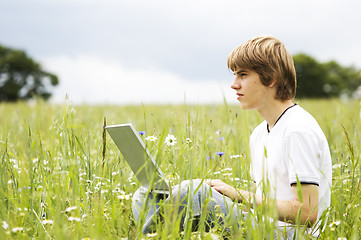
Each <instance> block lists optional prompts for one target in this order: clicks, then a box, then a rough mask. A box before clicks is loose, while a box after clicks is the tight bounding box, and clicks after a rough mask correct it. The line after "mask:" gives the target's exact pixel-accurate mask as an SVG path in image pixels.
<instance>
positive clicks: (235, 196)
mask: <svg viewBox="0 0 361 240" xmlns="http://www.w3.org/2000/svg"><path fill="white" fill-rule="evenodd" d="M207 183H208V184H209V185H210V186H211V187H212V188H214V189H215V190H217V191H218V192H220V193H222V194H224V195H225V196H227V197H229V198H230V199H232V200H233V201H235V200H237V201H239V202H242V201H243V200H244V199H248V200H251V199H253V198H254V199H255V203H256V204H257V205H261V204H264V203H265V202H267V200H265V199H263V198H262V196H260V195H258V194H256V195H255V194H254V193H253V192H249V191H245V190H239V191H237V190H236V189H235V188H234V187H232V186H230V185H228V184H226V183H224V182H222V181H221V180H211V181H207ZM292 189H293V193H294V195H295V199H294V200H287V201H286V200H277V201H276V207H277V212H278V218H279V220H281V221H285V222H291V223H297V222H298V220H297V219H298V218H299V223H300V224H307V225H312V224H314V223H315V221H316V219H317V213H318V186H316V185H313V184H301V186H300V190H301V191H300V192H301V193H300V196H302V201H301V199H300V196H299V194H298V191H297V185H293V186H292Z"/></svg>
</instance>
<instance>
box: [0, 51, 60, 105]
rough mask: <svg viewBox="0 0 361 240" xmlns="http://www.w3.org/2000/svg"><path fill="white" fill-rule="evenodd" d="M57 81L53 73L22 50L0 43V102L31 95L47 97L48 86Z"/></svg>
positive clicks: (53, 84) (28, 97) (12, 100)
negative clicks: (44, 68) (45, 69)
mask: <svg viewBox="0 0 361 240" xmlns="http://www.w3.org/2000/svg"><path fill="white" fill-rule="evenodd" d="M58 83H59V80H58V77H57V76H56V75H55V74H52V73H50V72H47V71H44V70H43V68H42V66H41V65H40V64H39V63H38V62H36V61H35V60H33V59H32V58H31V57H29V56H28V55H27V54H26V53H25V52H24V51H22V50H17V49H12V48H8V47H4V46H2V45H0V102H4V101H6V102H14V101H18V100H28V99H30V98H33V97H40V98H43V99H45V100H47V99H49V98H50V96H51V93H50V92H49V90H48V88H49V87H50V86H55V85H57V84H58Z"/></svg>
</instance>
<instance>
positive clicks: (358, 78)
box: [293, 54, 361, 98]
mask: <svg viewBox="0 0 361 240" xmlns="http://www.w3.org/2000/svg"><path fill="white" fill-rule="evenodd" d="M293 60H294V63H295V67H296V74H297V85H298V86H297V95H296V96H297V97H299V98H306V97H307V98H329V97H338V96H340V95H341V94H343V95H346V96H348V97H352V95H353V94H354V92H355V91H357V89H358V88H359V87H361V70H360V69H357V68H356V67H354V66H349V67H344V66H341V65H340V64H339V63H337V62H336V61H329V62H325V63H320V62H318V61H317V60H315V59H314V58H312V57H311V56H308V55H306V54H297V55H295V56H293ZM358 91H360V90H358Z"/></svg>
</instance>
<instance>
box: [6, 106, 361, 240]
mask: <svg viewBox="0 0 361 240" xmlns="http://www.w3.org/2000/svg"><path fill="white" fill-rule="evenodd" d="M299 104H300V105H301V106H302V107H304V108H305V109H306V110H308V111H309V112H310V113H311V114H313V116H315V118H316V119H317V120H318V122H319V124H320V126H321V128H322V129H323V131H324V132H325V135H326V137H327V139H328V141H329V145H330V149H331V155H332V158H333V186H332V204H331V205H332V206H331V208H330V209H329V218H328V221H327V223H326V228H325V230H324V231H323V232H322V234H321V237H322V238H324V239H335V238H336V239H337V238H342V237H345V238H347V239H359V238H360V225H361V224H360V222H359V221H360V217H361V205H360V204H361V199H360V197H361V189H360V188H361V181H360V170H361V163H360V157H361V150H360V140H361V134H360V131H361V119H360V102H359V101H349V102H341V101H339V100H337V99H334V100H301V101H299ZM104 117H106V121H107V124H108V125H110V124H119V123H125V122H132V123H133V125H134V126H135V127H136V129H137V130H138V131H145V134H144V135H142V136H141V138H143V140H144V141H145V142H146V143H147V146H148V148H149V150H150V151H151V153H152V155H153V156H156V161H157V162H158V164H159V165H160V167H161V169H162V171H163V172H164V173H165V175H166V176H167V178H169V179H170V181H171V184H173V185H175V184H178V183H180V182H181V181H182V180H185V179H193V178H201V179H203V178H220V179H222V180H223V181H225V182H227V183H229V184H231V185H233V186H235V187H242V188H248V187H249V179H250V176H249V171H248V168H249V162H250V158H249V149H248V139H249V135H250V133H251V132H252V130H253V129H254V127H255V126H257V125H258V124H259V123H260V122H261V121H262V119H261V118H260V117H259V115H258V113H257V112H252V111H242V110H240V108H239V106H237V105H228V104H222V105H209V106H208V105H201V106H195V105H186V104H184V105H177V106H173V105H161V106H160V105H144V106H108V105H107V106H87V105H81V106H72V105H71V104H64V105H60V106H59V105H50V104H47V103H44V102H41V101H39V102H36V103H35V104H27V103H16V104H4V103H2V104H0V126H1V127H0V141H1V142H0V161H1V166H2V167H1V168H0V184H1V185H0V224H1V227H0V239H29V238H34V239H86V238H89V239H121V238H129V239H136V238H152V239H169V238H194V239H195V238H199V237H201V238H205V239H206V238H210V237H212V236H213V237H215V236H222V234H224V233H225V232H224V230H225V229H224V225H216V227H215V228H214V229H213V230H211V232H207V231H205V228H200V229H199V231H198V232H192V231H190V229H191V228H190V227H188V228H187V227H186V228H185V229H184V231H183V232H180V231H179V228H178V227H177V226H178V225H179V224H177V221H179V218H178V216H177V215H176V214H174V212H172V211H174V209H172V208H169V207H168V208H167V207H165V208H164V211H165V215H164V216H165V218H164V220H163V223H162V224H158V225H157V226H156V230H157V233H156V234H152V235H142V234H141V232H140V228H139V227H138V226H137V225H136V223H135V222H134V218H133V215H132V210H131V197H132V193H134V191H135V190H136V189H137V188H138V187H139V186H140V185H139V182H138V181H137V180H136V178H135V177H134V175H133V174H132V172H131V170H130V168H129V167H128V165H127V164H126V162H125V161H124V159H123V158H122V156H121V155H120V153H119V151H118V150H117V148H116V147H115V145H114V144H113V142H112V141H111V139H110V137H109V136H108V135H107V136H106V148H105V150H106V151H105V155H104V152H103V143H104V141H103V135H102V134H103V125H104ZM168 134H173V135H174V136H175V137H176V138H177V144H175V145H174V146H167V144H165V143H164V139H165V137H166V136H167V135H168ZM147 136H156V137H157V138H158V140H157V141H155V142H150V141H146V140H145V138H146V137H147ZM220 153H222V154H220ZM264 213H266V214H268V215H270V216H274V209H271V208H269V209H265V208H263V209H256V211H255V213H254V214H256V215H257V214H259V215H261V214H264ZM173 216H175V217H173ZM260 219H261V218H260ZM238 224H239V227H237V228H236V227H235V226H234V224H233V226H232V223H229V224H228V225H227V226H228V227H229V228H230V229H232V231H231V233H230V234H231V235H230V237H231V238H249V239H267V238H272V234H270V233H271V232H272V229H273V227H274V226H273V223H272V222H271V221H268V220H264V221H260V222H259V223H258V224H257V225H256V226H253V225H252V224H251V222H250V221H244V220H239V222H238ZM211 234H212V235H211Z"/></svg>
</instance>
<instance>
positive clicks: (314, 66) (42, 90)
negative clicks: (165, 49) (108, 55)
mask: <svg viewBox="0 0 361 240" xmlns="http://www.w3.org/2000/svg"><path fill="white" fill-rule="evenodd" d="M293 57H294V62H295V67H296V72H297V95H296V96H297V97H298V98H306V97H307V98H329V97H338V96H340V95H341V94H343V95H347V96H352V94H353V93H354V92H355V91H356V90H357V89H359V90H358V91H360V86H361V70H360V69H357V68H355V67H353V66H349V67H344V66H341V65H340V64H339V63H337V62H336V61H329V62H326V63H321V62H318V61H317V60H316V59H314V58H312V57H311V56H309V55H306V54H303V53H302V54H297V55H295V56H293ZM58 83H59V80H58V77H57V76H56V75H54V74H52V73H50V72H47V71H44V70H43V68H42V66H41V65H40V64H39V63H38V62H36V61H35V60H33V59H32V58H31V57H29V56H28V55H27V54H26V53H25V52H24V51H22V50H18V49H12V48H8V47H4V46H2V45H0V102H3V101H8V102H11V101H18V100H28V99H31V98H33V97H40V98H43V99H45V100H47V99H49V98H50V97H51V93H50V92H49V90H48V88H49V87H50V86H56V85H58Z"/></svg>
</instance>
